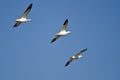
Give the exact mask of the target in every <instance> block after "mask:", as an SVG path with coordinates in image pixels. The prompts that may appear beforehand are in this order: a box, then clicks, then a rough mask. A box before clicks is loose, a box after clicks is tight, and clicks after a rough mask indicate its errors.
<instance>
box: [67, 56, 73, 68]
mask: <svg viewBox="0 0 120 80" xmlns="http://www.w3.org/2000/svg"><path fill="white" fill-rule="evenodd" d="M72 61H73V58H72V57H70V59H69V61H67V63H66V64H65V67H66V66H68V65H69V64H70V63H71V62H72Z"/></svg>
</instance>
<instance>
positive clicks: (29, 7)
mask: <svg viewBox="0 0 120 80" xmlns="http://www.w3.org/2000/svg"><path fill="white" fill-rule="evenodd" d="M31 8H32V3H31V4H30V5H29V6H28V7H27V9H26V10H25V12H24V13H23V15H22V18H26V16H27V15H28V13H29V12H30V10H31Z"/></svg>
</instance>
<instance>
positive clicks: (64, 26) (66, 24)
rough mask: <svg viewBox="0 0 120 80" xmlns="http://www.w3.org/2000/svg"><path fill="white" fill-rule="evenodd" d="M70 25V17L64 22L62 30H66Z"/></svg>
mask: <svg viewBox="0 0 120 80" xmlns="http://www.w3.org/2000/svg"><path fill="white" fill-rule="evenodd" d="M67 26H68V19H66V20H65V22H64V24H63V27H62V29H61V30H62V31H66V28H67Z"/></svg>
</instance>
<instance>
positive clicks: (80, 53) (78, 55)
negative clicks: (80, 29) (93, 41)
mask: <svg viewBox="0 0 120 80" xmlns="http://www.w3.org/2000/svg"><path fill="white" fill-rule="evenodd" d="M86 50H87V48H85V49H83V50H81V51H80V52H79V53H77V54H76V55H75V56H79V55H80V54H81V53H83V52H85V51H86Z"/></svg>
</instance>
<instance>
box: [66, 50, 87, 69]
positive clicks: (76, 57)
mask: <svg viewBox="0 0 120 80" xmlns="http://www.w3.org/2000/svg"><path fill="white" fill-rule="evenodd" d="M86 50H87V48H85V49H83V50H81V51H80V52H79V53H77V54H76V55H74V56H72V57H70V59H69V60H68V61H67V63H66V64H65V67H66V66H68V65H69V64H70V63H71V62H72V61H73V60H76V59H80V58H82V57H83V56H82V55H81V53H83V52H84V51H86Z"/></svg>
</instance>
